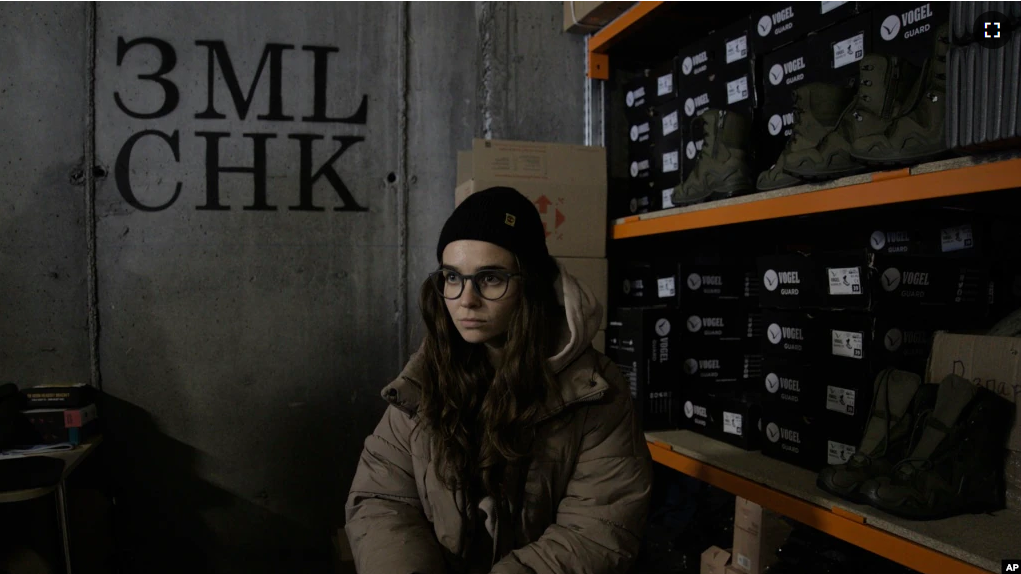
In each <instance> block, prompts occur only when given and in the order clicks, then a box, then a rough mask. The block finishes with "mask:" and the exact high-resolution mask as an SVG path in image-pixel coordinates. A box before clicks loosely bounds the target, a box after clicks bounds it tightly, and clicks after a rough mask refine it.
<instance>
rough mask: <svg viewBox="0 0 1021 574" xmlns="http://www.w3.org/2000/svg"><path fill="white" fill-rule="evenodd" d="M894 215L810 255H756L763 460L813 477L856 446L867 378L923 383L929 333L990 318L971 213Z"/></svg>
mask: <svg viewBox="0 0 1021 574" xmlns="http://www.w3.org/2000/svg"><path fill="white" fill-rule="evenodd" d="M906 215H907V214H906V213H905V214H902V215H897V214H891V215H890V216H889V219H888V220H885V221H883V220H877V221H876V222H875V223H874V224H873V225H871V226H869V227H862V226H858V227H850V228H845V229H849V230H848V231H845V232H844V233H842V234H841V235H840V236H839V237H832V236H830V237H827V236H823V235H822V234H820V236H819V237H817V238H815V247H814V248H812V249H810V250H807V251H804V252H798V251H792V252H787V253H780V254H777V255H772V256H767V257H762V258H759V260H758V270H759V274H760V278H761V280H762V284H763V288H762V291H761V298H760V300H761V304H762V306H763V307H764V308H765V309H766V310H765V311H764V312H763V323H764V325H765V336H764V337H763V339H762V344H763V353H764V354H765V355H766V361H765V368H764V372H765V376H764V377H763V379H762V381H761V383H762V386H763V389H764V391H765V395H764V397H765V401H764V414H763V418H762V423H763V434H764V441H763V449H762V450H763V453H764V454H767V455H769V456H773V457H775V458H779V459H782V460H787V461H789V462H792V463H794V464H797V465H799V466H803V467H805V468H809V469H813V470H818V469H819V468H821V467H823V466H826V465H828V464H840V463H842V462H845V461H846V460H847V459H848V458H849V457H850V456H851V455H852V454H854V451H855V448H856V447H857V445H858V444H859V442H860V440H861V435H862V432H863V431H864V426H865V423H866V422H867V420H868V416H869V413H870V410H871V405H872V399H873V396H872V395H873V385H874V380H875V378H876V376H877V375H878V374H879V373H880V372H881V371H882V370H883V369H886V368H898V369H902V370H907V371H911V372H915V373H917V374H919V375H920V376H921V375H924V370H925V364H926V361H927V359H928V354H929V351H930V348H931V344H932V337H933V335H934V333H935V332H936V331H937V330H944V329H960V328H968V327H976V326H978V325H980V324H981V323H982V321H983V319H982V318H983V317H986V316H987V315H988V311H989V305H990V302H991V299H990V296H991V291H990V286H991V283H990V275H989V266H988V264H987V263H986V262H984V261H983V260H982V259H981V258H980V257H976V254H977V253H978V252H980V250H981V246H982V243H983V239H982V237H983V226H982V225H980V224H978V223H977V222H975V221H973V220H972V219H971V217H970V216H962V215H956V214H955V215H949V216H945V215H933V216H931V217H926V216H924V215H922V214H919V213H917V212H914V213H912V214H911V215H910V216H909V217H908V216H906Z"/></svg>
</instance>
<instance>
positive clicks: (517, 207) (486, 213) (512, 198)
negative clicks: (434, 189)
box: [436, 187, 556, 273]
mask: <svg viewBox="0 0 1021 574" xmlns="http://www.w3.org/2000/svg"><path fill="white" fill-rule="evenodd" d="M462 239H473V240H476V241H486V242H489V243H493V244H495V245H499V246H500V247H503V248H504V249H506V250H507V251H510V252H511V253H513V254H515V255H517V256H518V257H519V258H520V259H527V260H529V261H533V262H535V264H536V265H537V266H539V268H540V269H542V271H543V272H553V273H555V269H556V263H555V262H553V260H552V259H551V258H550V256H549V250H548V249H547V248H546V230H545V228H544V227H543V226H542V220H541V219H539V211H538V210H536V208H535V205H534V204H533V203H532V201H531V200H529V199H528V198H527V197H525V196H524V195H522V194H521V192H519V191H518V190H516V189H512V188H509V187H490V188H488V189H484V190H482V191H479V192H476V193H473V194H471V195H469V196H468V197H467V198H465V200H464V201H462V202H461V204H460V205H458V206H457V208H456V209H454V213H452V214H451V215H450V218H448V219H447V222H446V223H445V224H444V225H443V231H441V232H440V242H439V244H438V245H437V246H436V261H437V262H439V263H443V249H444V248H445V247H446V246H447V245H448V244H450V243H452V242H454V241H459V240H462ZM551 268H552V269H551Z"/></svg>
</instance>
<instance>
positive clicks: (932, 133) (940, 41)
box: [851, 24, 950, 165]
mask: <svg viewBox="0 0 1021 574" xmlns="http://www.w3.org/2000/svg"><path fill="white" fill-rule="evenodd" d="M935 36H936V39H935V43H934V47H933V54H932V56H931V57H930V58H929V59H928V60H926V62H925V65H924V66H923V68H922V74H921V75H920V76H919V78H918V80H917V81H916V85H915V87H914V88H913V89H912V90H911V92H910V93H909V96H908V101H907V102H905V103H906V104H908V105H909V106H910V107H909V108H907V110H906V113H905V114H904V115H902V116H900V117H898V118H896V119H895V120H894V122H893V124H892V125H891V126H890V128H889V129H888V130H887V131H886V132H885V133H883V134H875V135H871V136H864V137H861V138H858V139H857V140H855V142H854V145H853V146H852V149H851V154H852V155H853V156H854V157H855V159H857V160H859V161H861V162H864V163H869V164H877V165H901V164H914V163H919V162H923V161H927V160H931V159H936V158H937V157H939V156H940V155H942V154H943V153H945V152H946V151H947V143H946V133H945V130H944V124H945V121H944V118H945V116H946V108H947V104H946V101H947V97H946V96H947V51H948V49H949V46H950V29H949V25H948V24H943V25H941V26H940V27H939V28H937V29H936V34H935Z"/></svg>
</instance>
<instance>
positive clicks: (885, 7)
mask: <svg viewBox="0 0 1021 574" xmlns="http://www.w3.org/2000/svg"><path fill="white" fill-rule="evenodd" d="M949 19H950V9H949V4H948V3H946V2H889V3H881V4H877V5H876V7H875V8H874V9H873V18H872V35H873V38H874V40H875V43H876V50H877V51H878V52H880V53H882V54H887V55H890V56H897V57H899V58H905V59H907V60H908V61H910V62H912V63H913V64H916V65H921V64H922V63H923V62H924V61H925V59H926V58H929V57H931V56H932V52H933V44H934V42H935V40H936V32H937V30H938V29H939V27H940V26H941V25H943V24H945V23H947V22H948V21H949ZM969 25H970V24H969Z"/></svg>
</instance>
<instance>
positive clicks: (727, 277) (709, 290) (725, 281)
mask: <svg viewBox="0 0 1021 574" xmlns="http://www.w3.org/2000/svg"><path fill="white" fill-rule="evenodd" d="M678 279H679V280H683V291H682V295H681V300H682V301H684V302H688V301H690V302H695V301H719V300H742V301H755V302H758V297H759V291H760V289H761V285H762V283H761V281H760V279H759V276H758V273H756V272H755V271H752V270H750V269H745V268H742V267H741V266H738V265H697V264H681V266H680V270H679V273H678Z"/></svg>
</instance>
